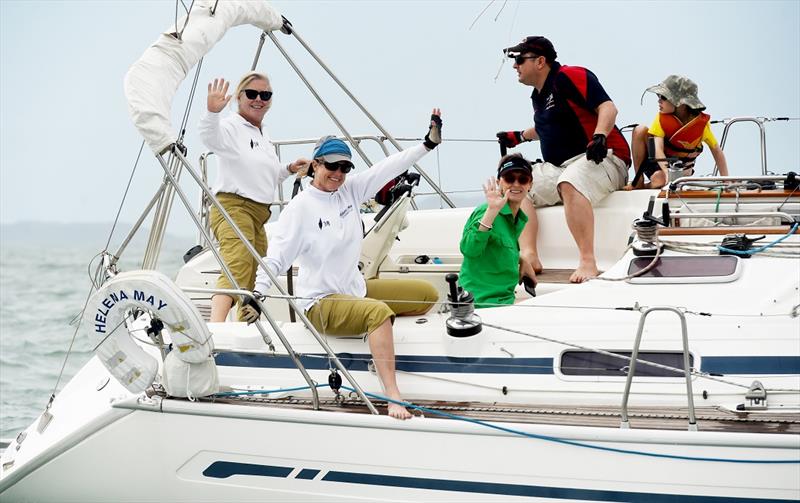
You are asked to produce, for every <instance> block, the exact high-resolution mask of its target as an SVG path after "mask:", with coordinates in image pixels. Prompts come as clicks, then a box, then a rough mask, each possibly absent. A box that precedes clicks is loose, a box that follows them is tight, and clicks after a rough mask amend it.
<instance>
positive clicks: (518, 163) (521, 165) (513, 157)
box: [497, 154, 533, 178]
mask: <svg viewBox="0 0 800 503" xmlns="http://www.w3.org/2000/svg"><path fill="white" fill-rule="evenodd" d="M515 170H516V171H524V172H525V173H528V174H529V175H531V176H533V168H531V163H530V162H528V160H527V159H525V158H524V157H522V156H521V155H520V154H510V155H507V156H505V157H503V158H502V159H501V160H500V165H499V166H498V167H497V178H500V177H501V176H503V173H505V172H506V171H515Z"/></svg>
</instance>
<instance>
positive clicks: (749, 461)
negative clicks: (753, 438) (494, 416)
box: [214, 384, 800, 464]
mask: <svg viewBox="0 0 800 503" xmlns="http://www.w3.org/2000/svg"><path fill="white" fill-rule="evenodd" d="M325 386H327V384H317V385H316V386H315V387H316V388H322V387H325ZM306 389H311V388H310V387H309V386H298V387H296V388H283V389H275V390H261V391H237V392H223V393H217V394H215V395H214V396H218V397H224V396H239V395H262V394H267V393H278V392H287V391H301V390H306ZM342 389H346V390H348V391H353V392H354V391H355V389H353V388H350V387H347V386H342ZM364 394H365V395H367V396H368V397H370V398H377V399H379V400H385V401H386V402H391V403H395V404H398V405H402V406H403V407H408V408H409V409H412V410H418V411H421V412H427V413H430V414H436V415H438V416H442V417H447V418H450V419H455V420H457V421H464V422H467V423H473V424H477V425H480V426H485V427H487V428H491V429H493V430H498V431H503V432H506V433H511V434H514V435H519V436H522V437H527V438H535V439H538V440H544V441H546V442H555V443H559V444H566V445H571V446H574V447H584V448H587V449H596V450H598V451H606V452H616V453H619V454H633V455H636V456H648V457H652V458H664V459H680V460H683V461H712V462H717V463H747V464H800V459H796V460H795V459H730V458H705V457H694V456H678V455H674V454H658V453H655V452H646V451H636V450H631V449H617V448H614V447H603V446H600V445H593V444H587V443H584V442H577V441H575V440H566V439H563V438H558V437H551V436H548V435H537V434H535V433H527V432H524V431H520V430H515V429H513V428H506V427H505V426H498V425H496V424H492V423H489V422H486V421H481V420H480V419H472V418H470V417H464V416H457V415H455V414H450V413H449V412H443V411H440V410H434V409H429V408H427V407H423V406H421V405H414V404H413V403H410V402H401V401H399V400H393V399H391V398H389V397H386V396H382V395H376V394H374V393H368V392H366V391H365V392H364Z"/></svg>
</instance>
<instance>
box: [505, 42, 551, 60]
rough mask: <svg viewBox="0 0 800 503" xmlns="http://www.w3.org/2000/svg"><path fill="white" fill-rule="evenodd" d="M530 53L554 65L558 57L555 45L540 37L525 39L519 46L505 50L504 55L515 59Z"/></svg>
mask: <svg viewBox="0 0 800 503" xmlns="http://www.w3.org/2000/svg"><path fill="white" fill-rule="evenodd" d="M528 52H532V53H534V54H536V55H537V56H544V58H545V59H546V60H547V62H548V63H552V62H553V61H555V60H556V58H557V57H558V53H556V49H555V48H554V47H553V43H552V42H550V41H549V40H547V39H546V38H545V37H542V36H540V35H532V36H530V37H525V38H524V39H522V42H520V43H519V44H517V45H515V46H513V47H506V48H505V49H503V53H504V54H505V55H506V56H508V57H509V58H514V57H517V56H519V55H521V54H525V53H528Z"/></svg>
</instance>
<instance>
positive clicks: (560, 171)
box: [528, 154, 628, 206]
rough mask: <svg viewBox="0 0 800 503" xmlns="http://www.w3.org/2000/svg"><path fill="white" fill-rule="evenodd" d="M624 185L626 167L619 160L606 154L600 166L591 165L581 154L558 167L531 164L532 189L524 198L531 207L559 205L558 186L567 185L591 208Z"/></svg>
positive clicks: (626, 178)
mask: <svg viewBox="0 0 800 503" xmlns="http://www.w3.org/2000/svg"><path fill="white" fill-rule="evenodd" d="M627 181H628V166H627V165H626V164H625V162H624V161H623V160H622V159H620V158H619V157H617V156H615V155H613V154H609V155H608V156H607V157H606V158H605V159H603V162H601V163H600V164H595V163H594V161H590V160H589V159H587V158H586V154H581V155H578V156H575V157H573V158H572V159H569V160H568V161H567V162H565V163H564V164H562V165H561V166H556V165H554V164H550V163H549V162H541V163H537V164H534V165H533V187H531V190H530V192H528V198H529V199H530V200H531V201H532V202H533V204H534V205H535V206H553V205H555V204H560V203H561V194H560V192H559V189H558V185H559V184H561V183H569V184H570V185H572V186H573V187H575V189H576V190H577V191H578V192H580V193H581V194H583V196H584V197H586V199H588V200H589V202H591V203H592V206H594V205H595V204H597V203H599V202H600V201H602V200H603V198H605V197H606V196H607V195H609V194H611V193H612V192H614V191H615V190H619V189H621V188H622V187H624V186H625V184H626V183H627Z"/></svg>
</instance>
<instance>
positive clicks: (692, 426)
mask: <svg viewBox="0 0 800 503" xmlns="http://www.w3.org/2000/svg"><path fill="white" fill-rule="evenodd" d="M655 311H668V312H672V313H675V314H676V315H677V316H678V318H680V321H681V337H682V340H683V372H684V376H685V378H686V398H687V400H688V402H689V431H697V419H696V418H695V413H694V395H693V393H692V370H691V368H690V367H689V334H688V330H687V328H686V316H685V315H684V314H683V312H682V311H681V310H680V309H678V308H675V307H670V306H656V307H650V308H647V309H645V310H644V312H642V315H641V317H640V318H639V327H638V329H637V330H636V339H635V341H634V343H633V352H632V353H631V360H630V361H631V364H630V367H629V370H628V377H627V378H626V379H625V391H624V392H623V394H622V411H621V415H622V422H621V424H620V428H630V421H629V420H628V398H629V396H630V392H631V383H632V382H633V376H634V375H635V374H636V362H637V361H638V358H639V347H640V345H641V343H642V334H643V333H644V323H645V320H646V319H647V317H648V316H649V315H650V313H652V312H655Z"/></svg>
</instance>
